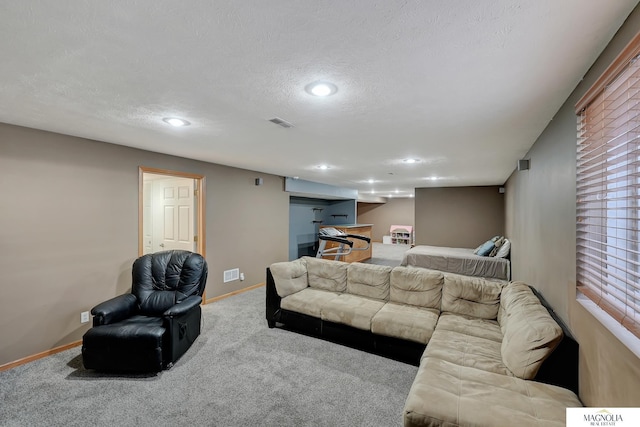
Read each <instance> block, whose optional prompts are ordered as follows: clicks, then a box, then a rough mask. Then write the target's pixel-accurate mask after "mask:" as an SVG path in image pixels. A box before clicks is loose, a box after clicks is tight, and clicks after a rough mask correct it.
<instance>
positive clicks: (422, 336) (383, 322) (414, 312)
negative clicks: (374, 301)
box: [371, 302, 440, 344]
mask: <svg viewBox="0 0 640 427" xmlns="http://www.w3.org/2000/svg"><path fill="white" fill-rule="evenodd" d="M439 314H440V312H439V311H438V310H435V309H433V308H422V307H415V306H412V305H406V304H397V303H393V302H389V303H387V304H385V305H384V307H382V308H381V309H380V311H378V312H377V313H376V315H375V316H373V320H372V321H371V332H373V333H374V334H378V335H385V336H388V337H394V338H402V339H405V340H409V341H415V342H418V343H420V344H427V343H428V342H429V339H430V338H431V335H432V334H433V330H434V329H435V327H436V322H437V321H438V315H439Z"/></svg>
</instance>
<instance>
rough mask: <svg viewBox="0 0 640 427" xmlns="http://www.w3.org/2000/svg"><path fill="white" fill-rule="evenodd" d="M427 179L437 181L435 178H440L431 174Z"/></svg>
mask: <svg viewBox="0 0 640 427" xmlns="http://www.w3.org/2000/svg"><path fill="white" fill-rule="evenodd" d="M429 179H430V180H431V181H437V180H438V179H440V178H438V177H437V176H432V177H431V178H429Z"/></svg>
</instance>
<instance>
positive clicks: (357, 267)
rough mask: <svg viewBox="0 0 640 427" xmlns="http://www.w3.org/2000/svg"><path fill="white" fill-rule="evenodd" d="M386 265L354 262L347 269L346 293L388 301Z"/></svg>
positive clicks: (389, 272)
mask: <svg viewBox="0 0 640 427" xmlns="http://www.w3.org/2000/svg"><path fill="white" fill-rule="evenodd" d="M390 274H391V267H387V266H386V265H374V264H362V263H359V262H354V263H351V264H349V267H347V293H350V294H354V295H360V296H363V297H369V298H375V299H379V300H383V301H389V275H390Z"/></svg>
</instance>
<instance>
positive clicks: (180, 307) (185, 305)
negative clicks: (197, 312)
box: [162, 295, 202, 317]
mask: <svg viewBox="0 0 640 427" xmlns="http://www.w3.org/2000/svg"><path fill="white" fill-rule="evenodd" d="M200 303H202V297H200V296H198V295H191V296H190V297H187V298H186V299H185V300H184V301H182V302H179V303H178V304H175V305H174V306H173V307H171V308H169V309H168V310H167V311H165V312H164V313H162V315H163V316H164V317H176V316H181V315H183V314H185V313H188V312H189V311H190V310H191V309H193V308H194V307H196V306H198V305H200Z"/></svg>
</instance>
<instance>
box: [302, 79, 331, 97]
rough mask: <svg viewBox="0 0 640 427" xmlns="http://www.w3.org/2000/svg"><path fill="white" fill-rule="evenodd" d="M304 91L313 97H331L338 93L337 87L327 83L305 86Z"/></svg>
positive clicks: (314, 83)
mask: <svg viewBox="0 0 640 427" xmlns="http://www.w3.org/2000/svg"><path fill="white" fill-rule="evenodd" d="M304 90H306V91H307V93H309V94H311V95H314V96H331V95H333V94H335V93H336V92H337V91H338V87H337V86H336V85H334V84H333V83H329V82H313V83H310V84H308V85H306V86H305V88H304Z"/></svg>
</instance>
